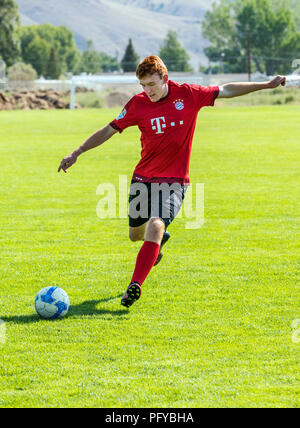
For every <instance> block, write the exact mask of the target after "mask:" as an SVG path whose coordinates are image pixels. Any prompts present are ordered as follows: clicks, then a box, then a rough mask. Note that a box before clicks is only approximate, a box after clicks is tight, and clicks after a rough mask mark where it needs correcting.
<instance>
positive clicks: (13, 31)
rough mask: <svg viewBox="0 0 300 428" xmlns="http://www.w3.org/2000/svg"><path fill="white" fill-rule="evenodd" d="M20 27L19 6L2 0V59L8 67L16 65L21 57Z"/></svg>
mask: <svg viewBox="0 0 300 428" xmlns="http://www.w3.org/2000/svg"><path fill="white" fill-rule="evenodd" d="M19 25H20V18H19V13H18V6H17V4H16V3H15V2H14V1H13V0H0V57H1V58H2V59H3V60H4V61H5V63H6V65H7V66H10V65H12V64H14V63H15V62H16V61H17V60H18V58H19V56H20V43H19V38H18V36H17V29H18V27H19Z"/></svg>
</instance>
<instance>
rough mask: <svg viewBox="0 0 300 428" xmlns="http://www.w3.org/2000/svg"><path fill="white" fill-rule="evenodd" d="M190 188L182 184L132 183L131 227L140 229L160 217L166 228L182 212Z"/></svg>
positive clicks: (130, 200)
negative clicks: (139, 227)
mask: <svg viewBox="0 0 300 428" xmlns="http://www.w3.org/2000/svg"><path fill="white" fill-rule="evenodd" d="M187 188H188V186H187V185H182V184H180V183H141V182H138V181H134V180H133V181H132V182H131V186H130V191H129V226H130V227H138V226H142V225H143V224H145V223H146V222H147V221H148V220H149V219H150V218H152V217H159V218H161V219H162V220H163V222H164V223H165V226H166V228H167V227H168V226H169V225H170V224H171V223H172V221H173V220H174V218H175V217H176V216H177V214H178V213H179V211H180V208H181V206H182V203H183V200H184V197H185V193H186V191H187Z"/></svg>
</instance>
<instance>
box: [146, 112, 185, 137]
mask: <svg viewBox="0 0 300 428" xmlns="http://www.w3.org/2000/svg"><path fill="white" fill-rule="evenodd" d="M151 125H152V129H153V131H156V130H157V132H156V134H164V131H163V129H164V128H166V126H167V125H166V119H165V118H164V117H163V116H162V117H156V118H155V119H151ZM175 125H176V124H175V122H171V126H175ZM179 125H183V120H181V121H180V122H179Z"/></svg>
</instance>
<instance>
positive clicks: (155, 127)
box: [151, 117, 166, 134]
mask: <svg viewBox="0 0 300 428" xmlns="http://www.w3.org/2000/svg"><path fill="white" fill-rule="evenodd" d="M160 121H161V123H160ZM154 123H156V125H154ZM151 125H152V129H153V131H156V130H157V132H156V134H164V131H162V128H165V127H166V119H165V118H164V117H156V118H155V119H151Z"/></svg>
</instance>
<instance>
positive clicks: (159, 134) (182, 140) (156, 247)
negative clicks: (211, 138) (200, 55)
mask: <svg viewBox="0 0 300 428" xmlns="http://www.w3.org/2000/svg"><path fill="white" fill-rule="evenodd" d="M136 75H137V77H138V79H139V81H140V84H141V86H142V88H143V90H144V91H143V92H142V93H140V94H138V95H135V96H134V97H133V98H132V99H131V100H130V101H129V102H128V103H127V104H126V106H125V108H124V110H123V111H122V113H121V114H120V115H119V116H118V117H117V118H116V119H115V120H113V121H112V122H111V123H110V124H108V125H107V126H105V127H104V128H102V129H100V130H99V131H97V132H96V133H95V134H93V135H92V136H91V137H89V138H88V139H87V140H86V141H85V143H84V144H82V145H81V146H80V147H79V148H78V149H76V150H75V151H74V152H73V153H71V154H70V155H68V156H66V157H65V158H64V159H63V160H62V161H61V164H60V166H59V169H58V172H59V171H60V170H63V171H64V172H67V169H68V168H70V167H71V166H72V165H73V164H74V163H75V162H76V160H77V158H78V156H80V155H81V154H82V153H84V152H86V151H88V150H90V149H93V148H95V147H97V146H100V145H101V144H103V143H104V142H105V141H107V140H108V139H109V138H111V137H112V136H113V135H114V134H115V133H117V132H120V133H121V132H123V131H124V130H125V129H126V128H127V127H129V126H138V127H139V129H140V131H141V143H142V155H141V160H140V162H139V163H138V165H137V167H136V169H135V171H134V173H133V177H132V183H131V188H130V196H129V202H130V204H129V237H130V239H131V240H132V241H144V243H143V245H142V247H141V249H140V251H139V253H138V256H137V260H136V266H135V270H134V273H133V276H132V279H131V282H130V284H129V287H128V288H127V291H126V292H125V294H124V296H123V297H122V300H121V304H122V305H124V306H126V307H129V306H131V305H132V304H133V303H134V302H135V301H136V300H138V299H139V298H140V296H141V291H142V288H141V287H142V284H143V282H144V281H145V279H146V277H147V276H148V274H149V272H150V271H151V269H152V267H153V266H154V265H155V264H158V263H159V262H160V260H161V258H162V255H163V253H162V251H161V249H162V246H163V245H164V244H165V243H166V242H167V241H168V239H169V238H170V235H169V233H168V232H167V231H166V229H167V227H168V226H169V224H170V223H171V222H172V221H173V220H174V218H175V216H176V214H177V213H178V212H179V210H180V208H181V205H182V201H183V199H184V195H185V191H186V188H187V186H188V184H189V161H190V154H191V148H192V139H193V135H194V130H195V126H196V120H197V115H198V112H199V110H200V109H201V108H202V107H205V106H213V105H214V101H215V99H216V98H217V97H219V98H232V97H237V96H241V95H245V94H248V93H250V92H254V91H259V90H262V89H273V88H276V87H277V86H279V85H285V77H283V76H277V77H275V78H274V79H272V80H271V81H268V82H263V83H252V82H247V83H229V84H225V85H223V86H213V87H204V86H200V85H188V84H183V85H179V84H177V83H175V82H173V81H170V80H169V78H168V70H167V68H166V66H165V64H164V63H163V61H162V60H161V59H160V58H159V57H157V56H149V57H147V58H145V59H144V60H143V61H142V62H141V63H140V64H139V65H138V68H137V72H136ZM159 184H160V185H164V186H167V187H168V186H169V189H170V192H162V191H160V190H159V189H158V187H157V186H158V185H159ZM155 186H156V187H155ZM174 186H175V187H174ZM142 206H143V208H144V211H143V210H142V209H141V207H142ZM142 211H143V214H142V213H141V212H142Z"/></svg>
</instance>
